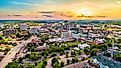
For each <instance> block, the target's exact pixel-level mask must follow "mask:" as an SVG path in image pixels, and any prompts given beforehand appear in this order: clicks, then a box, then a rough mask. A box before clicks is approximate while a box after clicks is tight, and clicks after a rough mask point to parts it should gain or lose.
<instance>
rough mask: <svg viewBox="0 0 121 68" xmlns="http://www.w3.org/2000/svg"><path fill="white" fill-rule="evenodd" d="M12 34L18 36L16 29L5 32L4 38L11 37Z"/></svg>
mask: <svg viewBox="0 0 121 68" xmlns="http://www.w3.org/2000/svg"><path fill="white" fill-rule="evenodd" d="M11 34H16V30H14V29H8V30H4V31H3V35H4V36H10V35H11Z"/></svg>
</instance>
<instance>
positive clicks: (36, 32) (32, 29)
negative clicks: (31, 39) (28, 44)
mask: <svg viewBox="0 0 121 68" xmlns="http://www.w3.org/2000/svg"><path fill="white" fill-rule="evenodd" d="M29 33H31V34H38V33H39V32H38V28H37V27H31V28H30V30H29Z"/></svg>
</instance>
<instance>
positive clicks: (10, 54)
mask: <svg viewBox="0 0 121 68" xmlns="http://www.w3.org/2000/svg"><path fill="white" fill-rule="evenodd" d="M36 38H37V37H35V36H32V37H31V38H30V39H28V40H26V41H22V43H20V44H19V45H17V46H15V47H14V48H12V49H11V50H10V51H9V52H8V53H7V55H6V56H5V57H4V58H3V59H2V61H1V62H0V68H5V66H6V65H7V64H8V63H9V62H12V60H13V59H14V58H15V55H16V54H17V53H18V52H19V51H20V50H21V48H23V47H26V46H27V45H26V44H27V43H29V42H31V40H32V39H36Z"/></svg>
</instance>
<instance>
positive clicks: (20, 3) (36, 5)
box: [13, 2, 40, 7]
mask: <svg viewBox="0 0 121 68" xmlns="http://www.w3.org/2000/svg"><path fill="white" fill-rule="evenodd" d="M13 3H14V4H18V5H28V6H34V7H38V6H40V5H39V4H32V3H25V2H24V3H23V2H13Z"/></svg>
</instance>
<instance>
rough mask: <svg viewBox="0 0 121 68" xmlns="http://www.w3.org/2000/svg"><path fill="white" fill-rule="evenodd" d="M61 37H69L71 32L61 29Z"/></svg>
mask: <svg viewBox="0 0 121 68" xmlns="http://www.w3.org/2000/svg"><path fill="white" fill-rule="evenodd" d="M61 38H71V32H70V31H62V32H61Z"/></svg>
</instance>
